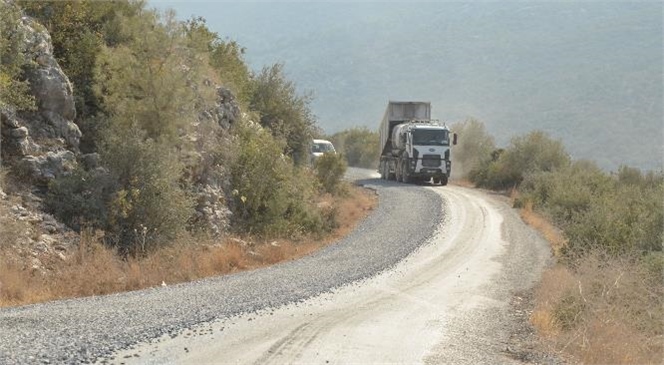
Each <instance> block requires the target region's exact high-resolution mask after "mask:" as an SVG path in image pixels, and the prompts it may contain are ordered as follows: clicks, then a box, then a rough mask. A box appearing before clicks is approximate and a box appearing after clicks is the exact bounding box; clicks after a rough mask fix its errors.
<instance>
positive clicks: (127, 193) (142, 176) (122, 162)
mask: <svg viewBox="0 0 664 365" xmlns="http://www.w3.org/2000/svg"><path fill="white" fill-rule="evenodd" d="M101 156H102V161H103V163H104V165H105V166H106V168H108V170H109V173H110V175H111V178H112V179H113V181H114V186H115V191H114V192H113V194H111V195H110V197H109V200H108V201H107V202H106V205H107V215H108V224H107V235H110V238H111V239H112V242H111V243H113V244H114V245H117V246H119V248H120V249H121V250H122V251H123V252H128V253H129V252H136V251H138V250H145V249H147V248H150V247H151V246H154V245H157V244H166V243H168V242H170V241H171V240H173V239H174V238H175V237H176V236H177V235H178V234H179V233H181V232H183V231H184V230H185V229H186V227H187V220H188V219H189V218H190V217H191V216H192V215H193V201H192V199H191V197H189V196H188V195H187V193H186V191H185V189H184V188H183V187H182V186H181V178H182V164H181V163H180V162H179V161H178V158H177V156H176V155H175V153H174V151H173V148H172V147H171V146H169V145H166V144H164V143H158V142H155V141H153V140H152V139H149V138H146V133H145V132H143V131H142V130H139V129H136V128H132V129H122V128H112V129H109V130H107V131H106V132H105V138H104V143H103V145H102V147H101Z"/></svg>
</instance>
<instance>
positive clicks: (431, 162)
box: [422, 155, 440, 167]
mask: <svg viewBox="0 0 664 365" xmlns="http://www.w3.org/2000/svg"><path fill="white" fill-rule="evenodd" d="M422 166H425V167H438V166H440V156H439V155H423V156H422Z"/></svg>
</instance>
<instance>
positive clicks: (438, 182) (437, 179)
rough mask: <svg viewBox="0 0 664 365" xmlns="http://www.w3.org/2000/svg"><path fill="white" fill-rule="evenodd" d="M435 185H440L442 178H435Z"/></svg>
mask: <svg viewBox="0 0 664 365" xmlns="http://www.w3.org/2000/svg"><path fill="white" fill-rule="evenodd" d="M433 184H434V185H438V184H440V178H439V177H434V178H433Z"/></svg>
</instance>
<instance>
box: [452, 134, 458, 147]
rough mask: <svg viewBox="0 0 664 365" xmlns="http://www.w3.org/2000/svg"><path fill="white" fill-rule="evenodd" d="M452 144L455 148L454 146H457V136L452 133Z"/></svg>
mask: <svg viewBox="0 0 664 365" xmlns="http://www.w3.org/2000/svg"><path fill="white" fill-rule="evenodd" d="M452 144H453V145H455V146H456V144H457V134H456V133H454V134H453V135H452Z"/></svg>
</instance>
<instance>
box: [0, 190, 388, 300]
mask: <svg viewBox="0 0 664 365" xmlns="http://www.w3.org/2000/svg"><path fill="white" fill-rule="evenodd" d="M345 184H346V192H347V193H346V195H345V196H344V197H343V198H342V199H338V198H335V197H333V196H331V195H328V194H324V195H322V196H320V197H319V198H318V199H317V200H316V204H317V205H319V206H321V207H325V208H326V209H329V210H334V211H336V212H338V213H339V219H338V220H337V223H336V226H335V228H334V229H333V230H332V231H331V232H329V233H328V234H325V235H324V236H320V235H317V234H306V235H301V236H299V237H297V238H296V239H291V238H273V237H268V236H258V235H253V234H241V233H238V234H232V235H227V236H226V237H224V238H223V239H213V238H204V237H201V236H194V235H184V236H181V237H179V238H178V239H176V240H174V241H171V242H169V244H168V245H162V246H160V247H158V248H154V249H150V250H149V251H147V252H146V253H144V254H142V255H134V256H128V257H122V256H120V255H118V254H117V250H116V249H115V248H114V247H112V246H109V245H107V244H105V243H104V237H103V235H104V232H103V231H91V230H84V231H83V232H82V233H81V239H80V243H79V244H78V245H77V249H76V251H75V252H74V253H73V255H72V256H71V257H70V258H69V259H67V260H62V259H59V258H57V257H45V256H44V257H39V258H40V259H41V260H42V261H43V262H44V265H45V267H46V270H47V271H48V274H42V273H40V272H39V270H37V269H34V268H32V267H31V266H30V264H29V262H25V261H16V260H13V259H12V257H13V256H11V255H5V254H4V253H6V251H3V248H2V247H0V283H1V284H0V285H1V286H0V307H5V306H16V305H24V304H31V303H38V302H44V301H49V300H55V299H64V298H72V297H82V296H91V295H103V294H110V293H116V292H122V291H129V290H137V289H142V288H148V287H154V286H159V285H172V284H176V283H180V282H186V281H191V280H196V279H200V278H205V277H209V276H215V275H222V274H229V273H234V272H239V271H244V270H252V269H256V268H259V267H263V266H267V265H272V264H275V263H278V262H282V261H288V260H294V259H297V258H299V257H303V256H305V255H308V254H311V253H312V252H314V251H316V250H319V249H321V248H322V247H325V246H326V245H328V244H330V243H332V242H334V241H336V240H338V239H340V238H342V237H344V236H345V235H347V234H348V233H350V231H351V230H353V229H354V227H355V225H356V224H357V223H358V222H359V221H361V220H362V219H363V218H364V217H366V216H367V215H368V214H369V213H370V212H371V210H372V209H373V208H374V207H375V206H376V204H377V198H376V196H375V195H374V194H372V193H369V192H367V191H365V190H364V189H361V188H358V187H355V186H351V185H348V184H347V183H345ZM2 209H4V208H3V207H2V206H0V223H2V225H0V233H2V234H5V233H8V234H10V235H9V236H7V237H12V236H11V234H15V233H17V232H21V230H23V229H26V228H27V225H26V224H25V223H23V222H20V221H10V222H8V221H7V220H6V219H7V218H6V216H5V215H4V214H2V213H3V211H2ZM7 223H9V224H7Z"/></svg>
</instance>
